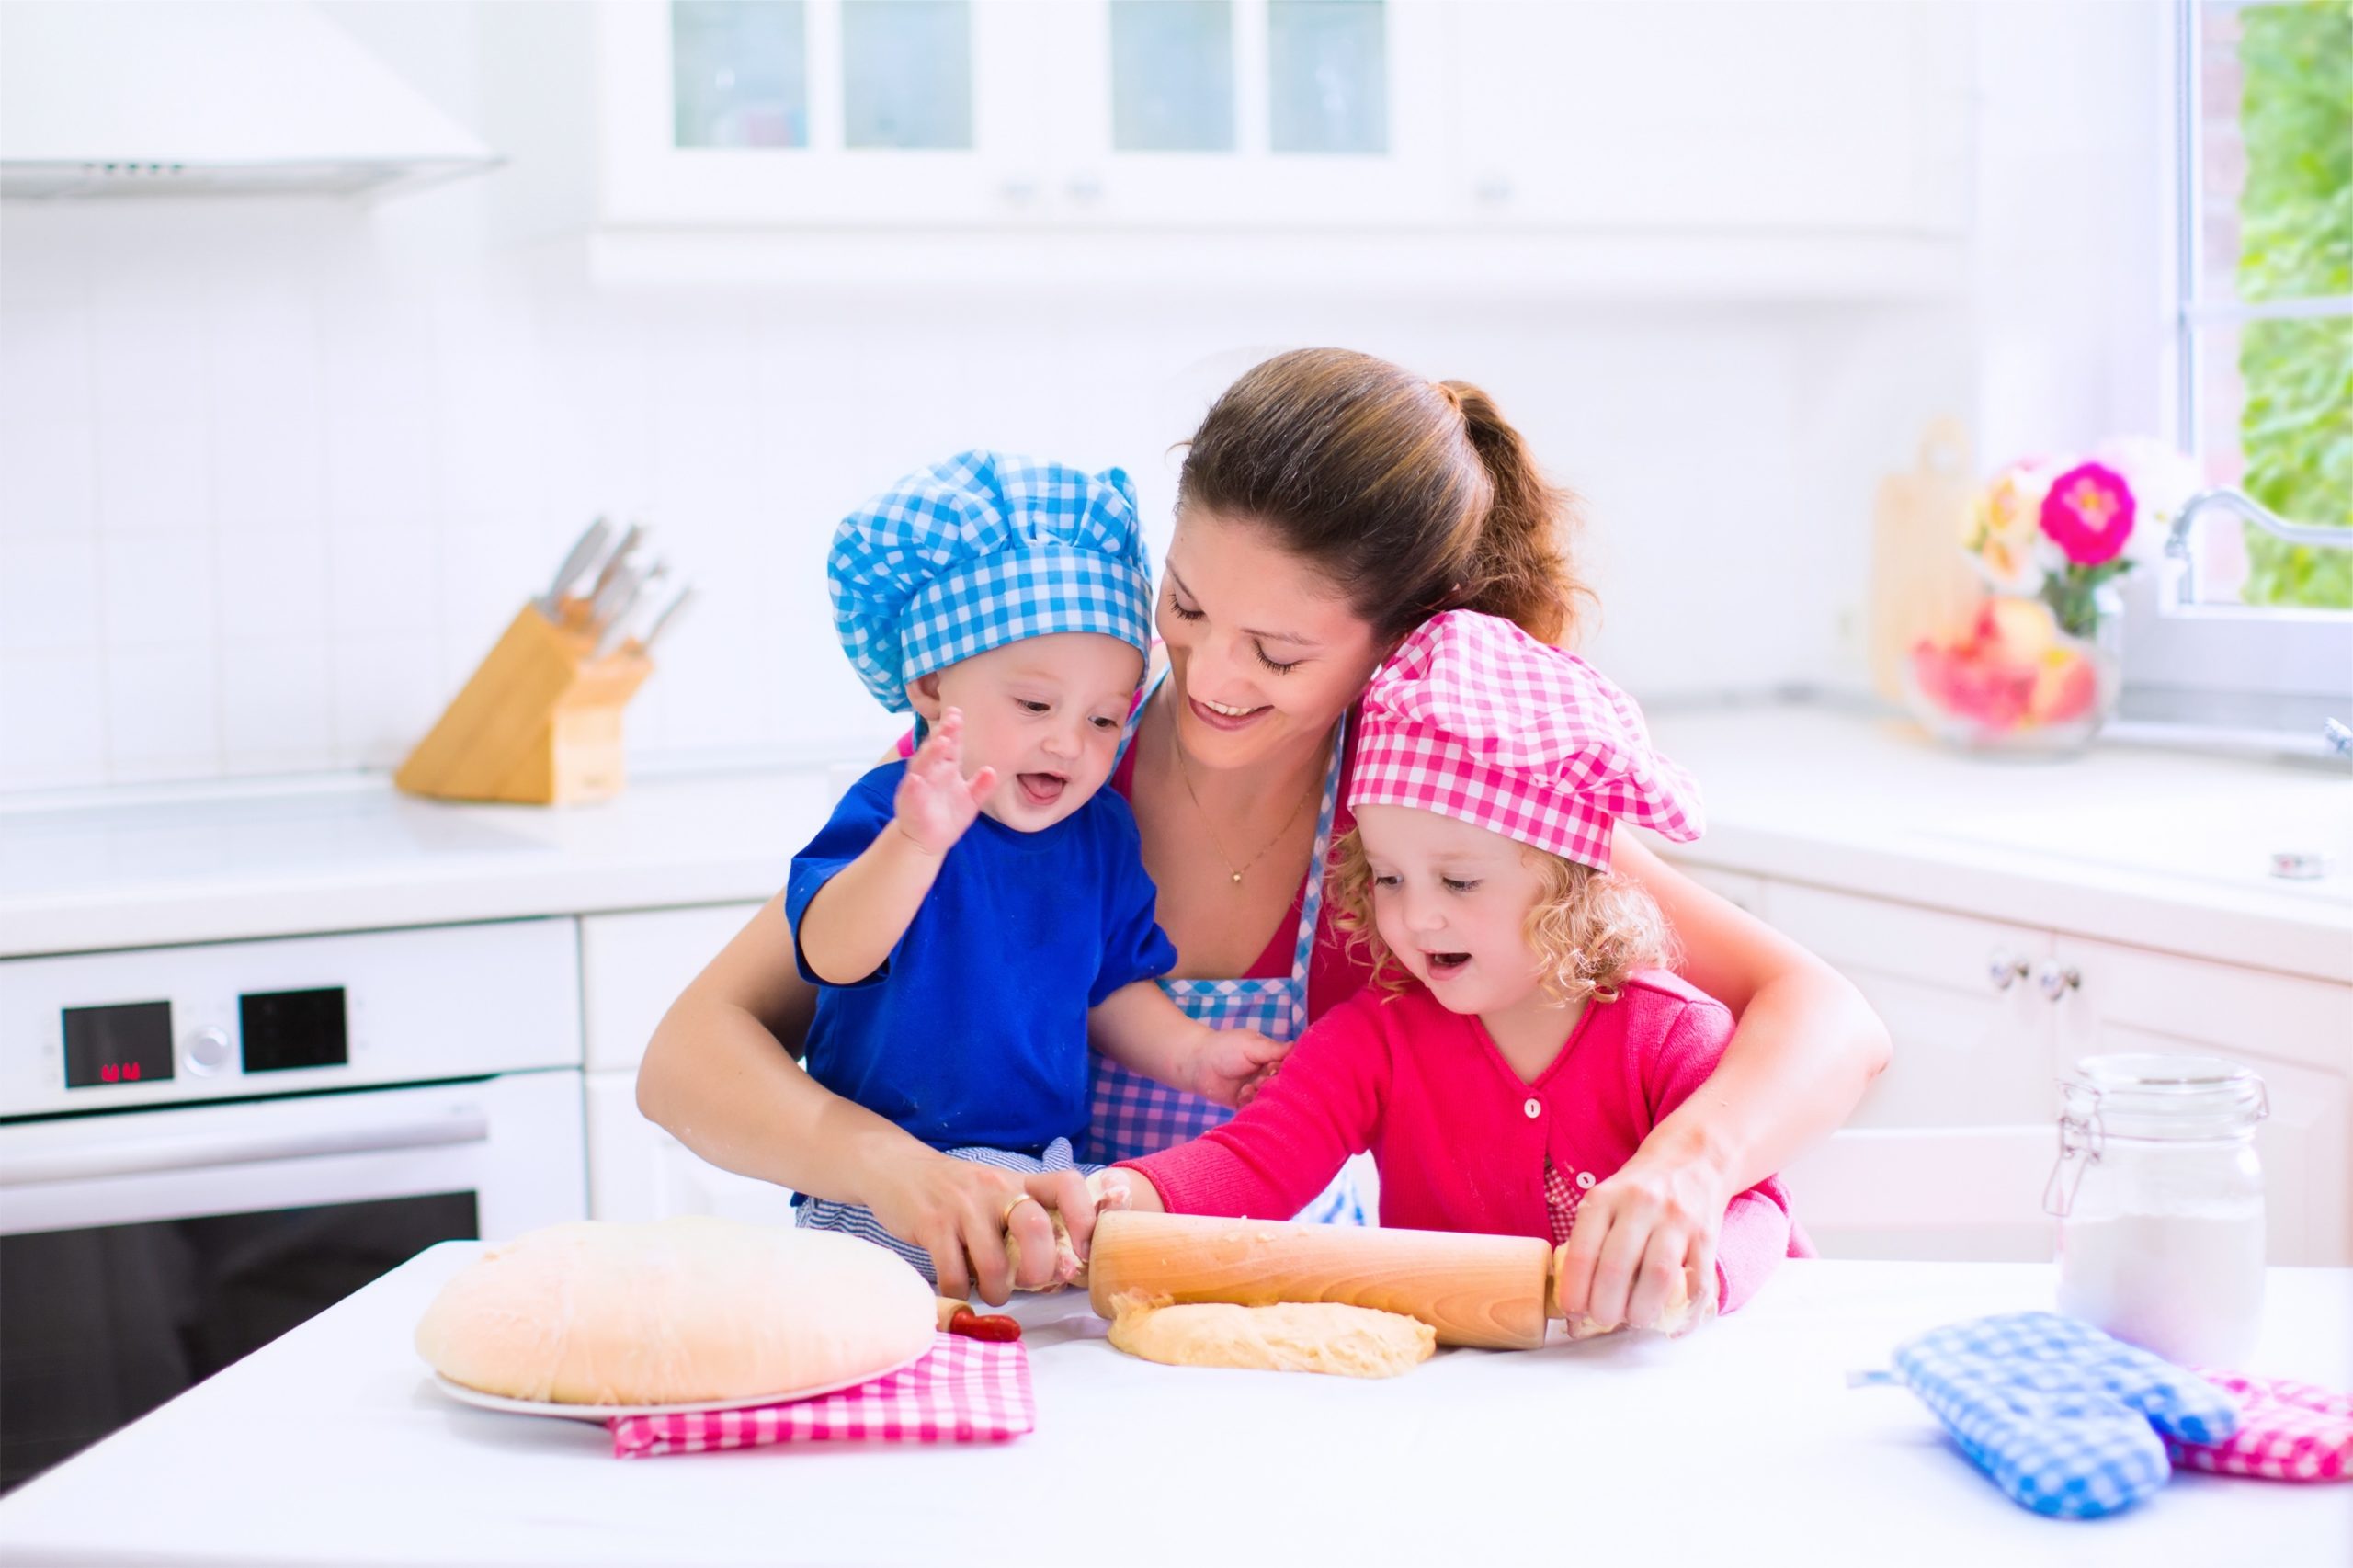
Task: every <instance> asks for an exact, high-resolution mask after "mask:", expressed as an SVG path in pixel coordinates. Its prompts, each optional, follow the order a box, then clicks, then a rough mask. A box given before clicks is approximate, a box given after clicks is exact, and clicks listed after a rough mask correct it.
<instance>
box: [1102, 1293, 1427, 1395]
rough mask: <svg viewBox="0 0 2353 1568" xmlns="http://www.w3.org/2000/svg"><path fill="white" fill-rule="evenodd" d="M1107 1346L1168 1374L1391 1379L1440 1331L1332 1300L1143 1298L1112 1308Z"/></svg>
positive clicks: (1419, 1357)
mask: <svg viewBox="0 0 2353 1568" xmlns="http://www.w3.org/2000/svg"><path fill="white" fill-rule="evenodd" d="M1111 1311H1112V1312H1113V1313H1114V1316H1113V1317H1112V1319H1111V1343H1112V1344H1113V1345H1114V1346H1118V1347H1119V1348H1120V1349H1121V1350H1124V1351H1126V1352H1127V1353H1128V1354H1129V1355H1131V1356H1141V1357H1142V1358H1144V1359H1145V1360H1147V1361H1161V1362H1165V1363H1166V1364H1167V1365H1169V1366H1171V1367H1247V1368H1254V1369H1261V1370H1265V1371H1273V1372H1331V1373H1336V1374H1337V1375H1338V1376H1341V1377H1346V1378H1393V1377H1395V1376H1397V1374H1399V1373H1400V1372H1410V1371H1412V1370H1413V1369H1414V1368H1415V1366H1417V1365H1418V1364H1420V1363H1421V1362H1424V1361H1427V1360H1428V1359H1429V1358H1430V1355H1431V1353H1432V1352H1433V1351H1435V1350H1436V1349H1437V1348H1438V1331H1437V1330H1436V1329H1434V1328H1432V1327H1431V1326H1430V1325H1429V1324H1426V1323H1424V1322H1422V1321H1421V1320H1420V1319H1418V1318H1410V1317H1407V1316H1405V1315H1404V1313H1403V1312H1381V1311H1379V1310H1378V1309H1376V1308H1372V1307H1351V1306H1345V1305H1343V1304H1341V1303H1340V1302H1337V1301H1285V1302H1282V1303H1280V1304H1279V1305H1276V1306H1270V1307H1236V1306H1230V1305H1227V1304H1225V1303H1223V1302H1217V1301H1202V1302H1193V1303H1188V1304H1187V1305H1184V1306H1170V1305H1168V1304H1166V1303H1165V1302H1162V1301H1153V1300H1151V1299H1149V1298H1146V1297H1142V1296H1121V1297H1120V1298H1118V1299H1117V1300H1116V1301H1113V1302H1112V1303H1111Z"/></svg>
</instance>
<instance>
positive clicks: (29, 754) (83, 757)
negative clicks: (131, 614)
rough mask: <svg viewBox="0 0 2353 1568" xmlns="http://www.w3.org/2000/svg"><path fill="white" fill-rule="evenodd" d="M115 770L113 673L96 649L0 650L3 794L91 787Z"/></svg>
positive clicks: (0, 778) (93, 619)
mask: <svg viewBox="0 0 2353 1568" xmlns="http://www.w3.org/2000/svg"><path fill="white" fill-rule="evenodd" d="M5 549H6V547H5V546H0V551H5ZM93 611H94V613H93V614H92V617H91V624H92V625H93V626H95V625H96V623H97V616H96V614H95V606H94V607H93ZM107 764H108V756H107V702H106V667H105V665H104V664H103V663H102V662H101V661H100V659H99V656H98V654H97V651H96V649H95V648H93V649H92V650H90V651H88V652H85V653H74V652H41V653H9V652H6V651H5V649H0V789H5V790H47V789H59V788H63V787H66V786H70V785H75V784H85V783H88V782H89V781H90V780H92V779H93V778H104V777H105V776H106V771H107Z"/></svg>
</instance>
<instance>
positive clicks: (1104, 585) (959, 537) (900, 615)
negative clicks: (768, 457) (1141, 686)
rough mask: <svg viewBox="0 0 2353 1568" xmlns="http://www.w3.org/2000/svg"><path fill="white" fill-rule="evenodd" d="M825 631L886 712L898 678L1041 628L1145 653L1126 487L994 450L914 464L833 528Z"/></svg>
mask: <svg viewBox="0 0 2353 1568" xmlns="http://www.w3.org/2000/svg"><path fill="white" fill-rule="evenodd" d="M825 577H826V581H827V583H828V585H830V587H831V589H832V592H833V596H834V625H835V628H836V629H837V630H838V631H840V632H841V638H842V648H843V651H844V652H846V653H848V654H849V662H850V665H851V666H852V667H853V668H855V669H856V670H857V671H858V679H860V680H862V681H864V682H865V683H866V689H867V690H869V691H870V692H872V693H873V694H874V696H875V699H876V700H877V701H879V702H881V704H882V706H883V707H885V708H887V709H889V710H892V712H894V713H899V712H904V711H905V710H906V709H907V706H908V704H907V691H906V688H907V683H908V682H910V681H912V680H915V679H916V678H918V677H920V676H926V675H929V674H931V672H932V671H934V670H939V669H945V668H947V667H948V666H949V665H952V664H956V663H958V662H959V661H961V660H964V659H969V658H972V657H973V656H974V655H975V654H979V653H987V652H988V651H989V650H990V649H992V648H1001V647H1003V646H1004V645H1005V644H1006V643H1007V642H1019V641H1021V640H1022V639H1023V638H1026V637H1043V636H1045V635H1047V634H1048V633H1050V632H1055V631H1099V632H1102V633H1103V634H1104V635H1105V636H1108V637H1117V638H1119V639H1120V641H1121V642H1128V643H1131V644H1132V645H1134V647H1135V648H1136V649H1137V650H1138V651H1140V652H1142V653H1146V654H1147V655H1149V653H1150V652H1151V643H1150V636H1151V630H1152V571H1151V568H1150V567H1148V566H1147V565H1146V564H1145V563H1144V555H1143V535H1142V532H1141V531H1140V530H1139V529H1138V528H1137V526H1136V492H1135V486H1134V485H1133V484H1131V483H1129V480H1128V476H1127V475H1126V474H1125V473H1124V472H1120V470H1119V469H1116V468H1111V469H1105V470H1104V471H1103V472H1101V473H1085V472H1080V471H1079V470H1077V469H1074V468H1066V467H1064V466H1063V465H1062V464H1061V463H1050V462H1040V461H1038V460H1035V459H1031V458H1017V457H1012V456H1008V455H1007V454H1006V453H1003V452H988V451H971V452H959V453H957V454H956V455H955V456H954V457H952V458H949V459H948V460H946V461H944V462H937V463H933V464H932V465H930V466H929V467H927V468H922V469H917V470H916V471H915V472H913V473H911V474H909V475H907V476H906V477H905V478H904V479H902V480H900V481H899V483H896V484H894V485H892V487H891V488H890V489H889V490H887V491H885V492H883V493H882V494H880V495H878V496H876V497H875V498H874V499H873V500H871V501H869V502H868V503H867V504H866V505H865V506H860V507H859V508H858V510H857V511H855V512H852V513H851V514H850V515H849V516H848V517H845V518H843V519H842V523H841V527H839V528H835V530H834V545H833V549H832V551H830V552H828V554H827V555H826V557H825Z"/></svg>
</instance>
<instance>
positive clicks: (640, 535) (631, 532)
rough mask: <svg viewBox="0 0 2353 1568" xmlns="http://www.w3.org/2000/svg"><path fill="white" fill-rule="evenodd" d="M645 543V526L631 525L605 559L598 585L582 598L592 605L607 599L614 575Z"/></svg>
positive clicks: (599, 574)
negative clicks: (606, 592)
mask: <svg viewBox="0 0 2353 1568" xmlns="http://www.w3.org/2000/svg"><path fill="white" fill-rule="evenodd" d="M644 541H645V528H644V527H643V525H642V524H639V523H631V524H630V526H629V528H628V531H626V532H624V533H623V534H622V535H621V541H620V543H619V544H617V545H615V546H613V552H612V553H611V554H610V555H608V556H607V557H606V558H605V565H604V570H602V571H600V572H598V573H597V582H596V585H595V586H593V587H591V588H590V589H589V590H588V591H587V592H586V593H585V594H583V595H581V596H580V597H582V598H585V599H586V600H587V601H588V602H589V603H591V604H595V603H597V601H598V600H600V599H602V598H603V597H605V590H606V589H607V588H609V587H610V586H612V583H613V577H614V575H615V574H617V573H619V572H620V569H621V567H622V566H623V565H624V564H625V563H626V562H628V561H629V559H630V555H631V552H632V551H635V550H636V549H637V547H638V546H639V545H640V544H642V543H643V542H644ZM591 630H594V628H591Z"/></svg>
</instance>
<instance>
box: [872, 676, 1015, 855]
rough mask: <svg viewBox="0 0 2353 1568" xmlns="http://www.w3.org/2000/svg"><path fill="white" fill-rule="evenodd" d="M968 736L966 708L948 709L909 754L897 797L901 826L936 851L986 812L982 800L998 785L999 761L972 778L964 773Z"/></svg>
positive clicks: (951, 844)
mask: <svg viewBox="0 0 2353 1568" xmlns="http://www.w3.org/2000/svg"><path fill="white" fill-rule="evenodd" d="M963 737H964V714H963V710H961V709H957V708H949V709H946V710H942V711H941V713H940V715H939V722H938V725H937V726H936V727H934V729H933V730H932V732H931V734H930V736H929V737H928V738H926V740H925V741H924V743H923V745H922V746H921V747H920V748H919V749H917V751H916V752H915V756H911V757H909V758H908V759H907V771H906V773H905V775H904V777H903V778H900V780H899V791H898V794H897V796H896V797H895V798H894V799H893V800H892V811H893V812H895V813H896V815H897V819H898V825H899V831H900V832H901V833H904V834H905V835H907V836H908V837H909V838H912V839H914V840H915V844H916V845H917V846H919V847H921V848H924V849H927V850H929V851H930V852H931V853H932V854H934V855H945V854H947V853H948V851H949V849H951V848H953V847H955V844H956V841H957V840H958V839H960V838H961V837H963V836H964V830H965V829H966V828H968V827H970V826H972V819H973V818H974V817H976V816H978V815H980V814H981V802H982V801H985V800H987V799H988V797H989V791H990V790H994V789H995V788H996V769H995V768H994V767H983V768H982V769H981V770H980V771H979V772H978V773H975V774H973V775H972V778H969V779H968V778H965V777H964V776H963V772H962V770H961V767H959V764H960V763H961V761H962V759H963Z"/></svg>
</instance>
